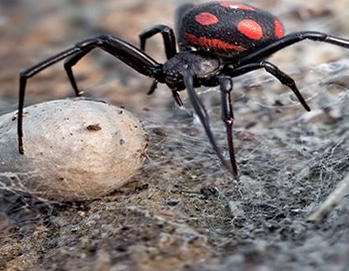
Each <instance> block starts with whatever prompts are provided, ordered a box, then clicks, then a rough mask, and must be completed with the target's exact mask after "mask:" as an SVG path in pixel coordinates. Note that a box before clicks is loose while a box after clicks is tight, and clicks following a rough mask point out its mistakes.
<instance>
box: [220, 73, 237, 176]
mask: <svg viewBox="0 0 349 271" xmlns="http://www.w3.org/2000/svg"><path fill="white" fill-rule="evenodd" d="M218 80H219V83H220V88H221V99H222V120H223V122H224V124H225V128H226V132H227V141H228V149H229V156H230V163H231V167H232V170H233V175H234V176H237V173H238V170H237V166H236V159H235V151H234V139H233V124H234V112H233V105H232V100H231V92H232V90H233V79H232V78H230V77H227V76H220V77H219V78H218Z"/></svg>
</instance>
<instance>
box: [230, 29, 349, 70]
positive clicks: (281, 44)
mask: <svg viewBox="0 0 349 271" xmlns="http://www.w3.org/2000/svg"><path fill="white" fill-rule="evenodd" d="M306 39H307V40H312V41H320V42H326V43H329V44H334V45H337V46H340V47H344V48H348V49H349V40H348V39H343V38H339V37H335V36H332V35H328V34H326V33H322V32H316V31H300V32H294V33H291V34H288V35H286V36H284V37H283V38H281V39H279V40H277V41H275V42H274V43H272V44H269V45H267V46H265V47H263V48H261V49H259V50H257V51H256V52H253V53H250V54H248V55H246V56H244V57H242V58H241V59H239V60H237V61H236V60H235V63H234V66H235V67H238V66H243V65H245V64H248V63H251V62H254V61H258V60H261V59H265V58H267V57H268V56H270V55H272V54H273V53H275V52H277V51H279V50H281V49H283V48H285V47H288V46H290V45H292V44H294V43H297V42H300V41H303V40H306ZM235 64H236V65H235Z"/></svg>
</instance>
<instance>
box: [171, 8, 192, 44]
mask: <svg viewBox="0 0 349 271" xmlns="http://www.w3.org/2000/svg"><path fill="white" fill-rule="evenodd" d="M194 6H195V5H194V4H191V3H186V4H183V5H181V6H179V7H178V8H177V9H176V13H175V26H176V27H175V30H176V35H177V40H178V47H179V50H180V51H188V50H189V49H190V46H189V45H188V44H187V42H186V41H185V39H184V38H183V33H182V21H183V17H184V15H185V14H186V13H187V12H188V11H189V10H190V9H191V8H193V7H194Z"/></svg>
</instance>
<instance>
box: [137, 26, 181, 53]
mask: <svg viewBox="0 0 349 271" xmlns="http://www.w3.org/2000/svg"><path fill="white" fill-rule="evenodd" d="M159 33H160V34H161V35H162V39H163V42H164V47H165V53H166V58H167V59H170V58H172V57H174V56H175V54H177V49H176V37H175V35H174V33H173V30H172V28H171V27H169V26H167V25H163V24H159V25H154V26H153V27H151V28H149V29H147V30H145V31H144V32H142V33H141V34H139V41H140V48H141V50H142V51H145V45H146V41H147V40H148V39H150V38H151V37H153V36H154V35H156V34H159Z"/></svg>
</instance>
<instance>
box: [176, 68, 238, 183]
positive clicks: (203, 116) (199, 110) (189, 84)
mask: <svg viewBox="0 0 349 271" xmlns="http://www.w3.org/2000/svg"><path fill="white" fill-rule="evenodd" d="M194 78H195V74H194V72H193V71H192V70H191V69H190V68H188V69H186V70H185V72H184V74H183V81H184V85H185V87H186V89H187V92H188V96H189V100H190V102H191V104H192V106H193V108H194V112H195V113H196V115H197V116H198V117H199V120H200V122H201V124H202V126H203V127H204V130H205V132H206V135H207V138H208V140H209V141H210V144H211V146H212V148H213V150H214V151H215V153H216V155H217V156H218V158H219V160H220V162H221V163H222V165H223V166H225V167H226V168H227V169H228V170H229V172H230V173H231V174H232V175H233V176H234V177H236V175H237V171H236V165H235V164H234V163H232V164H231V165H229V164H228V163H227V161H226V160H225V159H224V157H223V155H222V152H221V151H220V149H219V147H218V145H217V143H216V140H215V138H214V136H213V133H212V130H211V127H210V121H209V116H208V114H207V111H206V109H205V106H204V105H203V103H202V101H201V100H200V98H199V97H198V95H197V94H196V92H195V89H194ZM228 100H230V94H229V98H228ZM230 112H231V113H232V110H231V111H230ZM227 115H230V114H229V113H227ZM229 148H230V147H229ZM232 155H233V156H234V153H232ZM231 161H235V158H232V159H231Z"/></svg>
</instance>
